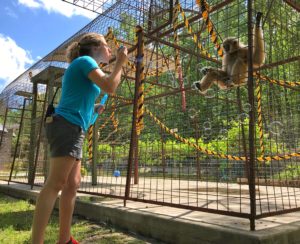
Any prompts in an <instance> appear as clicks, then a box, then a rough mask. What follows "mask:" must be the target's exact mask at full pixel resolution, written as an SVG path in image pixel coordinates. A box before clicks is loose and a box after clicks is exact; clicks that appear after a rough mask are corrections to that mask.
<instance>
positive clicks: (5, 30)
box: [0, 0, 96, 93]
mask: <svg viewBox="0 0 300 244" xmlns="http://www.w3.org/2000/svg"><path fill="white" fill-rule="evenodd" d="M95 17H96V14H95V13H93V12H91V11H88V10H84V9H81V8H79V7H75V6H73V5H71V4H69V3H66V2H63V1H62V0H1V4H0V47H1V49H0V67H1V68H0V93H1V91H2V90H3V89H4V87H5V86H6V85H7V84H9V83H10V82H11V81H13V80H14V79H15V78H16V77H18V76H19V75H20V74H21V73H23V72H24V71H25V70H26V69H28V68H29V67H30V66H31V65H33V64H34V63H35V62H37V61H38V60H39V59H41V58H42V57H44V56H45V55H47V54H48V53H49V52H51V51H52V50H53V49H54V48H56V47H57V46H58V45H59V44H61V43H62V42H63V41H65V40H66V39H67V38H69V37H70V36H72V35H73V34H75V33H76V32H77V31H79V30H80V29H81V28H82V27H84V26H85V25H86V24H88V23H89V22H90V21H91V20H92V19H94V18H95Z"/></svg>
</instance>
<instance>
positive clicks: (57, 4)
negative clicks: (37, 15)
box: [18, 0, 97, 19]
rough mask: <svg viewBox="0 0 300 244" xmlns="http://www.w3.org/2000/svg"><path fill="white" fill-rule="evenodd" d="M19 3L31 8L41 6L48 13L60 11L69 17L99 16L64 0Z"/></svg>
mask: <svg viewBox="0 0 300 244" xmlns="http://www.w3.org/2000/svg"><path fill="white" fill-rule="evenodd" d="M18 3H19V4H21V5H24V6H26V7H29V8H35V9H38V8H41V9H43V10H46V11H47V12H48V13H58V14H61V15H64V16H66V17H68V18H70V17H72V16H75V15H79V16H84V17H86V18H89V19H94V18H95V17H97V14H96V13H93V12H91V11H89V10H85V9H83V8H80V7H76V6H74V5H72V4H69V3H66V2H63V1H62V0H18Z"/></svg>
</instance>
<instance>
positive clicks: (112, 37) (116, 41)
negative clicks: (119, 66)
mask: <svg viewBox="0 0 300 244" xmlns="http://www.w3.org/2000/svg"><path fill="white" fill-rule="evenodd" d="M107 37H108V38H110V39H111V40H112V41H113V42H114V44H115V47H116V48H117V49H119V48H120V44H119V42H118V40H117V38H116V36H115V35H114V33H113V31H112V28H111V27H109V28H108V34H107ZM127 65H128V66H129V67H130V68H131V70H132V71H135V65H134V63H132V62H130V61H129V60H127Z"/></svg>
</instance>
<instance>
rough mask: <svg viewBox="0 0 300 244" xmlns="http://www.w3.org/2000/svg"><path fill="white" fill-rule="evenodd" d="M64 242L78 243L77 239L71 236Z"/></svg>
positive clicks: (68, 243) (69, 243)
mask: <svg viewBox="0 0 300 244" xmlns="http://www.w3.org/2000/svg"><path fill="white" fill-rule="evenodd" d="M66 244H79V242H78V241H76V240H75V239H74V238H73V237H72V236H71V237H70V240H69V241H68V242H67V243H66Z"/></svg>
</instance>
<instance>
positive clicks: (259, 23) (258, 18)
mask: <svg viewBox="0 0 300 244" xmlns="http://www.w3.org/2000/svg"><path fill="white" fill-rule="evenodd" d="M262 15H263V13H262V12H257V14H256V21H255V23H256V27H260V25H261V17H262Z"/></svg>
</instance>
